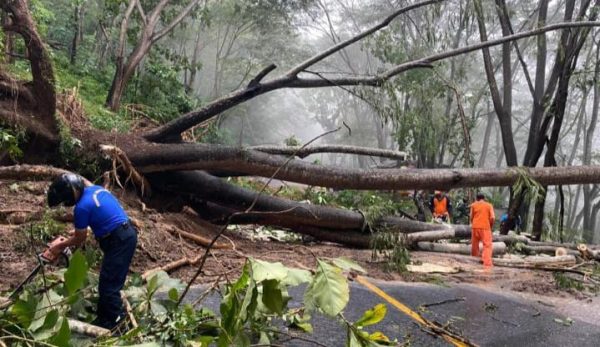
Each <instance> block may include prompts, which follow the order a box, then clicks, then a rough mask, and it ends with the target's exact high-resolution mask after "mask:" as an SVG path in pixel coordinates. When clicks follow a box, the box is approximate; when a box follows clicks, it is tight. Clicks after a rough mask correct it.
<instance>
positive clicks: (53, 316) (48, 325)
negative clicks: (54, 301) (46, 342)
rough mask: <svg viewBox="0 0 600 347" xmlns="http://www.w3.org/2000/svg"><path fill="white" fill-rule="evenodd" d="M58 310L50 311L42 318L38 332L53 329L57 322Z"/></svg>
mask: <svg viewBox="0 0 600 347" xmlns="http://www.w3.org/2000/svg"><path fill="white" fill-rule="evenodd" d="M58 316H59V314H58V310H52V311H50V312H48V314H47V315H46V317H45V318H44V324H42V326H41V327H40V328H39V329H38V331H42V330H49V329H52V328H54V326H55V325H56V323H57V322H58Z"/></svg>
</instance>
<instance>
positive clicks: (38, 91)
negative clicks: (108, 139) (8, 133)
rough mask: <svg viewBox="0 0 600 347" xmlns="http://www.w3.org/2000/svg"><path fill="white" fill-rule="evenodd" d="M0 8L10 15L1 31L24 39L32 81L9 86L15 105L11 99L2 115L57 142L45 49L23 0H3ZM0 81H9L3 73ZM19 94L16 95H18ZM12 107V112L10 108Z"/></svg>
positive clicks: (50, 71)
mask: <svg viewBox="0 0 600 347" xmlns="http://www.w3.org/2000/svg"><path fill="white" fill-rule="evenodd" d="M0 7H1V8H2V9H3V10H4V11H6V12H7V13H10V14H11V22H10V24H8V25H5V26H4V31H5V32H14V33H17V34H19V35H21V37H23V40H24V41H25V47H26V48H27V51H28V58H29V61H30V66H31V75H32V76H33V83H32V85H31V86H29V85H23V86H22V87H21V88H20V89H19V88H18V87H17V86H11V87H12V88H14V89H15V90H12V91H11V92H10V93H8V94H9V96H12V95H13V94H16V96H17V97H16V98H15V99H16V100H17V107H16V109H15V106H14V100H12V99H11V100H10V101H9V102H10V103H11V106H7V107H2V108H3V109H2V114H1V115H0V116H2V117H3V118H4V120H5V121H7V120H8V121H7V123H8V124H11V125H16V126H22V127H23V128H25V129H31V130H32V132H33V133H35V134H36V135H40V136H41V137H42V138H43V139H44V140H46V141H47V142H49V143H50V144H56V143H57V141H58V126H57V124H56V120H55V119H54V113H55V112H56V91H55V89H54V71H53V68H52V63H51V60H50V57H49V56H48V52H47V51H46V48H45V46H44V43H43V42H42V39H41V37H40V36H39V34H38V32H37V30H36V29H35V24H34V22H33V18H32V17H31V14H30V13H29V9H28V7H27V3H26V2H24V1H16V0H13V1H4V2H1V3H0ZM0 80H5V81H4V82H8V83H11V81H10V78H9V77H7V76H4V75H2V76H0ZM19 95H21V97H20V98H19V97H18V96H19ZM13 110H14V111H13Z"/></svg>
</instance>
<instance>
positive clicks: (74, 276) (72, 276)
mask: <svg viewBox="0 0 600 347" xmlns="http://www.w3.org/2000/svg"><path fill="white" fill-rule="evenodd" d="M87 272H88V264H87V261H86V260H85V256H84V255H83V254H82V253H81V252H80V251H79V250H77V251H75V254H73V256H72V257H71V260H70V263H69V268H68V269H67V271H66V272H65V288H66V290H67V295H71V294H73V293H75V292H76V291H77V290H79V289H80V288H81V287H83V284H84V283H85V280H86V279H87Z"/></svg>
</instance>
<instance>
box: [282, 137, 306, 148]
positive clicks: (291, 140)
mask: <svg viewBox="0 0 600 347" xmlns="http://www.w3.org/2000/svg"><path fill="white" fill-rule="evenodd" d="M283 143H284V144H285V145H286V146H288V147H296V146H300V145H301V144H302V143H301V142H300V140H298V138H296V135H293V134H292V135H291V136H290V137H288V138H286V139H285V140H283Z"/></svg>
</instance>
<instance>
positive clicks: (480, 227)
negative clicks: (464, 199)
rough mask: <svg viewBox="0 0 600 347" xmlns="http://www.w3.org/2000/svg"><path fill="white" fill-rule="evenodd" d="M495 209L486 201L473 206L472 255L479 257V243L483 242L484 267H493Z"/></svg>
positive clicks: (475, 203)
mask: <svg viewBox="0 0 600 347" xmlns="http://www.w3.org/2000/svg"><path fill="white" fill-rule="evenodd" d="M495 219H496V217H495V215H494V207H493V206H492V204H490V203H489V202H486V201H485V200H478V201H476V202H474V203H472V204H471V255H472V256H474V257H478V256H479V241H482V242H483V254H482V257H481V258H482V259H483V265H484V266H492V226H493V225H494V221H495Z"/></svg>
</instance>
